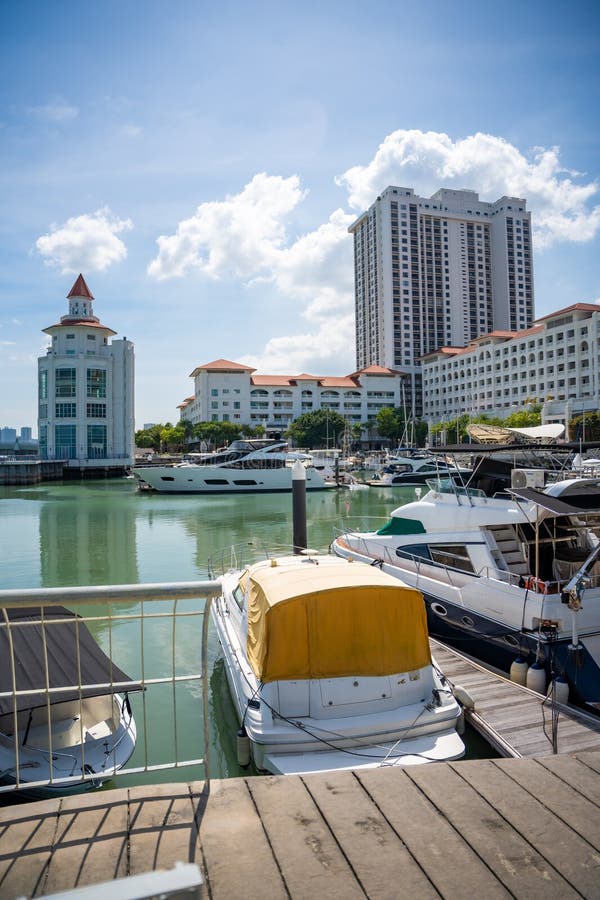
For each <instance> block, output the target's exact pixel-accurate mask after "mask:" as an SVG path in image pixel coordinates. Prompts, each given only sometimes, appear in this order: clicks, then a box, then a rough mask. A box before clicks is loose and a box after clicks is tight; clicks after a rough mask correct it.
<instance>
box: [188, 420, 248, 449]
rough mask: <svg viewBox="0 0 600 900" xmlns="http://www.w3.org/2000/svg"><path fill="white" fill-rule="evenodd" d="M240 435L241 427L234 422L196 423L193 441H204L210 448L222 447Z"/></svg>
mask: <svg viewBox="0 0 600 900" xmlns="http://www.w3.org/2000/svg"><path fill="white" fill-rule="evenodd" d="M241 434H242V426H241V425H237V424H236V423H235V422H198V423H197V424H196V425H194V439H195V440H197V441H206V443H207V444H208V445H209V446H211V447H223V446H224V445H226V444H230V443H231V441H235V440H236V439H237V438H239V437H240V436H241Z"/></svg>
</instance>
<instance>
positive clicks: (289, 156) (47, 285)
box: [0, 0, 600, 434]
mask: <svg viewBox="0 0 600 900" xmlns="http://www.w3.org/2000/svg"><path fill="white" fill-rule="evenodd" d="M599 51H600V4H599V3H598V2H595V0H594V2H584V0H571V2H569V3H566V2H561V0H558V2H553V3H547V2H538V0H528V2H527V3H523V2H522V0H519V2H513V0H504V2H503V3H502V4H499V3H485V2H484V3H482V2H480V0H479V2H470V0H444V2H438V0H421V2H419V3H418V4H417V3H412V2H411V3H408V2H405V0H394V2H383V0H371V2H370V3H369V4H365V3H364V2H361V3H358V2H355V0H344V2H337V0H331V2H328V0H321V2H312V0H305V2H303V3H291V2H285V0H280V2H277V3H275V2H273V3H270V2H264V3H262V2H253V3H248V2H246V3H242V2H233V0H220V2H219V3H218V4H217V3H208V2H204V0H196V2H193V0H176V2H172V3H166V2H164V0H162V2H159V0H137V2H132V0H101V2H100V0H88V2H86V3H81V2H72V0H54V2H52V3H48V2H47V0H43V2H42V0H25V2H23V3H11V2H9V0H3V2H0V425H1V426H8V427H16V428H20V427H21V426H23V425H25V426H27V425H30V426H33V429H34V434H36V433H37V358H38V357H39V356H40V355H43V354H44V352H45V348H46V346H47V343H48V339H47V336H46V335H45V334H43V332H42V329H44V328H46V327H48V326H49V325H51V324H53V323H54V322H56V321H58V317H60V316H61V315H65V314H66V313H67V300H66V299H65V298H66V295H67V294H68V292H69V290H70V288H71V286H72V285H73V283H74V281H75V279H76V277H77V275H78V274H79V272H82V273H83V275H84V277H85V279H86V281H87V284H88V285H89V287H90V290H91V291H92V293H93V294H94V297H95V302H94V312H95V314H96V315H97V316H98V317H99V318H100V320H101V322H102V323H103V324H105V325H107V326H108V327H110V328H112V329H113V330H114V331H116V332H117V333H118V336H119V337H123V336H125V337H127V338H128V339H129V340H131V341H133V342H134V345H135V358H136V427H137V428H140V427H142V425H143V424H144V423H149V422H167V421H170V422H175V421H177V419H178V410H177V406H178V404H179V403H181V402H182V400H183V399H184V398H186V397H188V396H190V394H192V393H193V380H192V379H191V378H190V377H189V376H190V373H191V372H192V370H193V369H194V368H195V367H197V366H200V365H203V364H205V363H207V362H210V361H212V360H215V359H219V358H225V359H229V360H233V361H235V362H241V363H244V364H248V365H252V366H254V367H255V368H256V369H257V370H258V371H259V372H260V373H262V374H300V373H301V372H308V373H311V374H316V375H345V374H348V373H350V372H352V371H354V369H355V351H354V317H353V309H354V302H353V254H352V238H351V236H350V235H349V234H348V231H347V229H348V226H349V225H350V224H351V223H352V222H353V221H354V220H355V219H356V218H357V217H358V216H359V215H360V214H361V213H362V212H363V211H364V210H366V209H367V208H368V207H369V206H370V205H371V203H373V201H374V200H375V198H376V196H377V194H378V193H379V192H380V191H382V190H383V189H384V188H385V187H387V186H388V185H390V184H395V185H400V186H404V187H412V188H414V189H415V191H416V192H417V193H418V194H421V195H423V196H430V195H431V194H432V193H433V192H434V191H436V190H437V189H438V188H440V187H453V188H469V189H472V190H475V191H478V193H479V196H480V199H482V200H496V199H498V198H499V197H500V196H502V195H503V194H508V195H512V196H518V197H524V198H525V199H526V200H527V204H528V209H530V210H531V212H532V226H533V233H534V279H535V307H536V317H541V316H543V315H546V314H547V313H550V312H553V311H555V310H557V309H561V308H563V307H565V306H568V305H570V304H572V303H577V302H596V301H598V300H600V154H599V129H600V118H599V116H598V110H599V109H600V96H599V93H600V92H599V84H600V74H599V66H598V59H599V58H600V53H599Z"/></svg>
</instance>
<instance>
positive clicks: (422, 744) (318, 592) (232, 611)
mask: <svg viewBox="0 0 600 900" xmlns="http://www.w3.org/2000/svg"><path fill="white" fill-rule="evenodd" d="M221 581H222V595H221V596H220V597H219V598H218V599H217V600H215V601H213V605H212V615H213V619H214V622H215V625H216V628H217V633H218V636H219V640H220V642H221V646H222V648H223V655H224V658H225V667H226V672H227V680H228V683H229V687H230V691H231V695H232V698H233V701H234V704H235V707H236V710H237V714H238V717H239V721H240V723H241V736H242V738H244V739H246V740H247V739H248V738H249V741H250V747H251V752H252V758H253V760H254V763H255V765H256V767H257V768H258V769H259V770H262V771H268V772H271V773H274V774H291V773H294V774H300V773H306V772H321V771H330V770H333V769H354V768H367V767H368V768H373V767H376V766H386V765H389V766H392V765H400V766H403V765H411V764H415V765H416V764H420V763H425V762H429V761H440V760H450V759H458V758H459V757H461V756H462V755H463V754H464V745H463V742H462V740H461V738H460V736H459V734H458V733H457V725H458V723H459V722H460V717H461V708H460V707H459V705H458V703H457V701H456V700H455V698H454V696H453V695H452V693H451V691H450V689H449V686H448V684H447V682H446V681H445V679H444V677H443V676H442V675H441V673H440V672H439V671H438V670H437V669H436V667H435V664H434V663H432V659H431V655H430V649H429V640H428V633H427V625H426V618H425V607H424V604H423V598H422V596H421V594H420V593H419V592H418V591H416V590H414V588H409V587H406V586H404V585H401V584H400V583H399V582H398V581H397V580H396V579H394V578H391V577H390V576H389V575H386V574H385V573H383V572H381V571H379V570H378V569H376V568H372V567H370V566H364V565H360V564H358V563H349V562H348V561H342V560H339V559H336V558H335V557H333V556H323V557H320V556H316V555H308V556H303V555H299V556H289V557H281V558H272V559H266V560H263V561H262V562H259V563H255V564H254V565H251V566H249V567H248V568H245V569H241V570H240V569H237V570H233V571H230V572H228V573H226V574H225V575H223V576H222V578H221ZM238 734H240V733H238ZM232 739H233V735H232Z"/></svg>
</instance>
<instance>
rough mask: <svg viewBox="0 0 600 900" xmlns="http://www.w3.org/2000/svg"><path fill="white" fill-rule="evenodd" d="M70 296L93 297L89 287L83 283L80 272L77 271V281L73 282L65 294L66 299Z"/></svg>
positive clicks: (91, 298) (89, 298)
mask: <svg viewBox="0 0 600 900" xmlns="http://www.w3.org/2000/svg"><path fill="white" fill-rule="evenodd" d="M71 297H86V298H87V299H88V300H93V299H94V295H93V294H92V292H91V291H90V289H89V287H88V286H87V284H86V283H85V278H84V277H83V275H82V274H81V272H80V273H79V277H78V278H77V281H76V282H75V284H74V285H73V287H72V288H71V290H70V291H69V293H68V294H67V300H70V299H71Z"/></svg>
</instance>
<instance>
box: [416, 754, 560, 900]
mask: <svg viewBox="0 0 600 900" xmlns="http://www.w3.org/2000/svg"><path fill="white" fill-rule="evenodd" d="M476 762H477V763H480V762H482V761H481V760H477V761H476ZM512 764H513V765H519V761H514V762H513V763H512ZM460 765H461V766H469V765H470V763H468V762H463V763H461V764H460ZM424 770H426V771H424ZM459 771H460V770H459V768H458V764H457V765H456V767H453V766H452V765H451V764H442V765H435V764H432V765H428V766H413V767H411V768H410V769H407V770H406V772H407V775H408V776H409V777H410V778H411V779H412V780H413V781H414V783H415V784H416V785H417V786H418V787H419V789H420V790H422V791H423V793H424V794H425V795H426V796H427V797H428V798H429V800H430V801H431V802H432V803H433V804H434V805H435V806H436V808H437V809H438V810H439V811H440V812H441V813H442V815H444V816H445V817H446V818H447V819H448V821H449V822H450V823H451V824H452V825H453V827H454V828H455V829H456V830H457V831H458V833H459V834H461V835H462V836H463V838H464V839H465V840H466V841H467V842H468V843H469V844H470V846H471V847H472V848H473V850H474V851H475V853H477V855H478V856H479V857H480V859H482V860H483V861H484V862H485V863H486V865H487V866H488V867H489V868H490V869H491V870H492V871H493V872H495V873H496V875H497V877H498V878H499V879H500V881H501V882H502V884H503V885H504V886H505V887H506V888H507V890H509V891H510V892H511V893H512V894H513V895H514V896H515V897H522V898H524V900H535V898H540V900H547V898H548V894H549V892H551V891H552V892H554V895H555V896H560V897H561V900H566V898H567V897H575V896H577V893H576V892H575V891H574V890H573V889H572V888H571V887H570V885H569V884H568V883H567V882H566V881H565V879H564V878H563V877H562V876H561V875H560V874H559V873H558V872H557V871H556V870H555V869H554V867H553V866H551V865H550V864H549V863H548V862H547V861H546V860H545V859H544V857H543V856H541V855H540V854H539V853H538V852H537V851H536V850H535V849H534V848H533V847H532V846H531V844H529V843H528V841H527V840H525V839H524V838H523V835H521V834H520V832H518V831H517V830H516V829H515V828H513V827H512V825H511V824H510V823H509V822H508V821H507V820H506V819H505V818H504V816H502V815H500V814H499V813H498V812H496V810H495V809H494V807H493V806H492V805H491V804H490V803H489V802H488V801H487V800H485V799H484V798H483V797H481V796H480V795H479V793H477V791H475V790H474V789H473V788H472V787H471V786H470V785H469V784H467V782H466V781H465V780H464V779H463V778H462V777H460V775H459V774H458V772H459Z"/></svg>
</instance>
